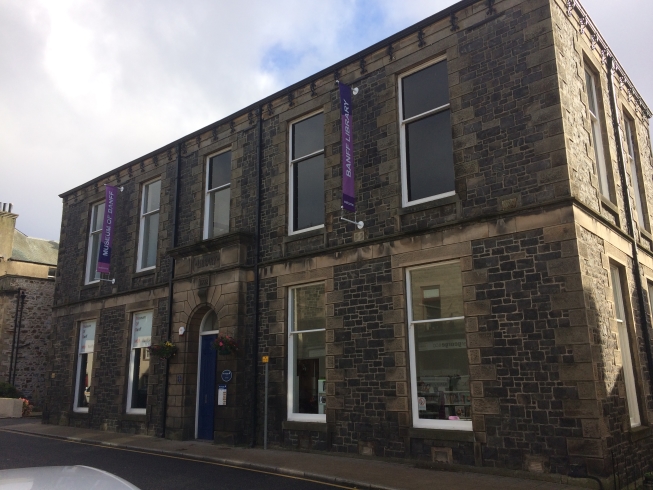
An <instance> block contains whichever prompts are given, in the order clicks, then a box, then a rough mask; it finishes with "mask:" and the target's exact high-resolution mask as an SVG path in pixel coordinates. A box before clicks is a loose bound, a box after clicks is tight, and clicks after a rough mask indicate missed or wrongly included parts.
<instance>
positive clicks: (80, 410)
mask: <svg viewBox="0 0 653 490" xmlns="http://www.w3.org/2000/svg"><path fill="white" fill-rule="evenodd" d="M90 322H93V323H94V324H95V326H94V328H93V334H94V337H93V344H94V345H93V351H91V352H85V353H84V354H95V337H96V335H95V332H96V331H97V320H95V319H91V320H83V321H81V322H79V333H78V337H79V338H78V340H77V370H76V371H75V397H74V400H73V412H78V413H88V407H80V406H78V405H79V388H80V386H79V381H80V374H81V373H80V371H81V369H82V356H83V355H84V354H82V353H80V350H81V348H82V340H83V339H82V325H83V324H84V323H90ZM87 362H88V361H87ZM92 376H93V372H92V368H91V374H90V376H89V377H90V378H91V379H92ZM90 386H92V383H91V384H90Z"/></svg>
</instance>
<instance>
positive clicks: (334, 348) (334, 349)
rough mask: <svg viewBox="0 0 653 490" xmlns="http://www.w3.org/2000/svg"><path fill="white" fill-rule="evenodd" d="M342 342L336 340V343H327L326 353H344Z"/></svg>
mask: <svg viewBox="0 0 653 490" xmlns="http://www.w3.org/2000/svg"><path fill="white" fill-rule="evenodd" d="M342 351H343V348H342V343H341V342H335V343H328V344H327V345H326V353H327V355H329V356H341V355H342Z"/></svg>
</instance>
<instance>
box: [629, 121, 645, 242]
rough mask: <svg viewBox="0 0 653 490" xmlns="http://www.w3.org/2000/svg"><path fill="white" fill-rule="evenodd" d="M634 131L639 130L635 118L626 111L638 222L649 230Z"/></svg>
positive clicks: (631, 176)
mask: <svg viewBox="0 0 653 490" xmlns="http://www.w3.org/2000/svg"><path fill="white" fill-rule="evenodd" d="M633 131H637V128H636V127H635V120H634V119H633V118H631V117H629V116H628V115H627V114H626V113H625V112H624V132H625V135H624V136H625V137H626V148H627V150H628V151H627V152H626V158H628V161H629V163H630V174H631V175H630V178H631V180H632V186H633V194H635V206H636V207H637V222H638V223H639V226H640V227H641V228H643V229H644V230H647V231H648V219H647V218H648V217H647V216H646V215H645V213H646V209H645V208H644V202H646V197H645V194H644V192H643V191H644V189H643V188H642V187H641V186H640V182H639V176H640V167H639V159H638V158H637V149H636V148H637V147H636V146H635V135H634V134H633Z"/></svg>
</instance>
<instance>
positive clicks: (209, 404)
mask: <svg viewBox="0 0 653 490" xmlns="http://www.w3.org/2000/svg"><path fill="white" fill-rule="evenodd" d="M217 337H218V336H217V335H202V336H201V339H202V341H201V343H200V350H201V352H202V360H201V363H200V372H199V377H200V392H199V397H198V399H197V403H198V404H199V407H198V410H197V438H198V439H209V440H213V413H214V405H215V370H216V360H217V358H218V353H217V351H216V350H215V349H212V348H211V344H212V343H213V341H214V340H215V339H216V338H217Z"/></svg>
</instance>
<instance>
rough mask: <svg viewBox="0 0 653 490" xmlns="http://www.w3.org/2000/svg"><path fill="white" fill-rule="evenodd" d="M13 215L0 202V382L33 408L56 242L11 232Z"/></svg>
mask: <svg viewBox="0 0 653 490" xmlns="http://www.w3.org/2000/svg"><path fill="white" fill-rule="evenodd" d="M17 218H18V215H17V214H15V213H12V205H11V204H10V205H7V203H0V381H3V382H8V383H10V384H13V385H14V386H15V387H16V388H17V389H18V390H19V391H20V392H21V393H22V394H23V396H24V397H26V398H27V399H28V400H29V401H30V403H31V404H32V405H34V407H35V408H36V409H40V408H41V407H42V406H43V402H44V401H45V376H46V368H47V362H46V353H47V349H48V341H49V338H50V330H51V327H52V299H53V296H54V281H55V279H54V275H55V271H56V268H55V266H56V262H57V243H56V242H50V241H47V240H41V239H38V238H31V237H28V236H26V235H24V234H23V233H21V232H20V231H18V230H16V220H17Z"/></svg>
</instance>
